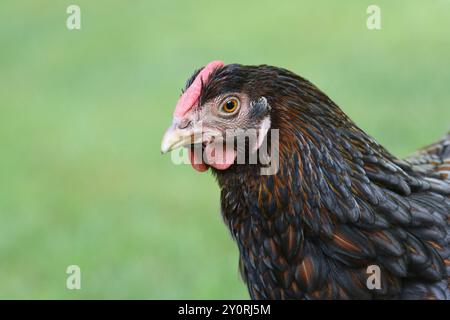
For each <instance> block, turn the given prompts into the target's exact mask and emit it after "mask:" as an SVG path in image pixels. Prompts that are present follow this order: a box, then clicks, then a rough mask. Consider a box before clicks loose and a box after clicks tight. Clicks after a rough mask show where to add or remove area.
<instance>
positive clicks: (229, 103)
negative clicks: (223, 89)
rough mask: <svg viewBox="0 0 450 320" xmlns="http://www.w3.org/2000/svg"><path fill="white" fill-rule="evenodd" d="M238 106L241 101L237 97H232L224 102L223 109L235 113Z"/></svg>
mask: <svg viewBox="0 0 450 320" xmlns="http://www.w3.org/2000/svg"><path fill="white" fill-rule="evenodd" d="M238 106H239V101H238V100H237V99H236V98H230V99H228V100H226V101H225V102H224V103H223V104H222V110H223V111H224V112H225V113H233V112H234V111H236V109H237V107H238Z"/></svg>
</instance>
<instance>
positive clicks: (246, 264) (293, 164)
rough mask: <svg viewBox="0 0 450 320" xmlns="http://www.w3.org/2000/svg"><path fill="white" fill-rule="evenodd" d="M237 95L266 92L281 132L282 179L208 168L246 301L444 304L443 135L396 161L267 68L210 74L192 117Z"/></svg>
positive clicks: (304, 84)
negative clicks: (374, 274) (374, 282)
mask: <svg viewBox="0 0 450 320" xmlns="http://www.w3.org/2000/svg"><path fill="white" fill-rule="evenodd" d="M197 75H198V72H197V73H196V74H194V76H193V77H192V78H191V80H190V81H188V84H187V88H188V87H189V86H190V84H192V82H193V81H194V78H196V76H197ZM203 80H204V79H203ZM187 88H186V89H187ZM236 93H239V94H241V95H242V97H245V98H241V100H242V101H244V100H245V99H247V98H248V101H250V102H257V101H258V100H259V99H260V98H261V97H265V98H266V99H267V104H268V106H270V108H267V112H266V113H267V114H268V117H270V128H272V129H279V130H280V131H279V144H280V145H279V157H280V163H279V170H278V172H277V174H275V175H261V174H260V167H261V165H260V164H236V163H234V164H233V165H231V166H229V167H227V169H225V170H223V169H221V170H219V169H216V168H215V167H214V166H213V165H211V167H212V171H213V173H214V175H215V176H216V178H217V181H218V183H219V186H220V189H221V210H222V215H223V218H224V220H225V223H226V224H227V225H228V227H229V229H230V231H231V234H232V236H233V238H234V239H235V240H236V243H237V245H238V247H239V252H240V264H239V265H240V272H241V274H242V277H243V279H244V281H245V282H246V284H247V286H248V290H249V293H250V296H251V297H252V298H253V299H450V289H449V272H450V260H449V258H450V227H449V225H450V222H449V221H450V175H449V172H450V134H449V135H447V136H446V137H444V138H443V139H442V140H441V141H440V142H438V143H436V144H434V145H432V146H430V147H428V148H425V149H423V150H422V151H420V152H418V153H417V154H416V155H414V156H412V157H410V158H407V159H405V160H400V159H398V158H396V157H395V156H393V155H392V154H390V153H389V152H388V151H387V150H386V149H385V148H383V147H382V146H381V145H379V144H378V143H377V142H376V141H375V140H374V139H372V138H371V137H370V136H368V135H367V134H366V133H364V132H363V131H362V130H361V129H359V128H358V127H357V126H356V125H355V124H354V123H353V122H352V121H351V120H350V119H349V118H348V117H347V116H346V115H345V114H344V113H343V112H342V111H341V110H340V109H339V107H338V106H337V105H336V104H335V103H334V102H333V101H331V100H330V98H328V97H327V96H326V95H325V94H324V93H322V92H321V91H320V90H319V89H318V88H316V87H315V86H314V85H313V84H311V83H310V82H308V81H307V80H305V79H303V78H301V77H299V76H297V75H296V74H294V73H292V72H289V71H287V70H285V69H281V68H276V67H270V66H265V65H262V66H243V65H238V64H231V65H226V66H223V67H219V68H217V69H215V71H214V72H213V73H212V74H210V77H209V78H208V79H207V81H206V82H204V83H203V84H202V90H201V95H200V97H199V99H198V103H197V104H196V105H195V106H194V108H193V111H192V112H197V120H198V119H199V117H200V116H198V112H200V110H202V108H207V107H206V106H208V103H209V102H211V101H215V99H216V97H223V96H227V95H228V94H233V95H235V94H236ZM239 97H241V96H239ZM241 103H242V104H244V103H243V102H241ZM254 106H255V104H247V107H248V108H252V107H254ZM208 108H215V107H211V106H209V107H208ZM242 108H244V106H242ZM258 114H259V115H258ZM262 115H263V113H261V112H259V111H258V112H253V113H252V112H249V115H247V117H249V118H251V119H252V121H250V120H249V119H246V120H245V122H242V123H251V125H252V126H253V125H254V126H256V123H258V121H257V119H259V118H257V117H261V118H262ZM236 117H238V116H236ZM239 117H240V115H239ZM252 117H256V118H252ZM194 118H195V117H194ZM239 121H241V120H239V118H237V119H236V122H238V123H239ZM242 121H244V120H242ZM194 122H195V121H194ZM217 126H218V125H217ZM217 126H216V127H215V128H216V129H217V128H218V127H217ZM225 127H226V125H223V127H220V128H221V129H225ZM267 139H269V141H268V142H269V144H270V136H269V135H268V136H267ZM370 265H377V266H379V268H380V271H381V289H369V288H368V287H367V285H366V282H367V279H368V277H369V276H370V274H368V273H367V267H368V266H370Z"/></svg>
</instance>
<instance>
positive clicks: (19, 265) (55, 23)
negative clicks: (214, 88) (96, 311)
mask: <svg viewBox="0 0 450 320" xmlns="http://www.w3.org/2000/svg"><path fill="white" fill-rule="evenodd" d="M372 3H375V4H378V5H379V6H380V7H381V13H382V30H380V31H369V30H368V29H367V28H366V19H367V16H368V15H367V13H366V9H367V6H368V5H369V4H372ZM70 4H78V5H79V6H80V7H81V21H82V22H81V23H82V29H81V30H79V31H77V30H73V31H69V30H68V29H67V28H66V18H67V16H68V15H67V14H66V8H67V6H68V5H70ZM449 30H450V1H416V2H414V3H413V2H412V1H395V3H394V1H387V0H386V1H364V0H363V1H362V0H355V1H345V3H344V2H343V1H339V2H338V1H238V0H236V1H220V2H216V1H206V0H205V1H128V2H126V1H88V0H73V1H55V0H53V1H50V0H48V1H43V0H39V1H34V0H33V1H32V0H29V1H16V0H14V1H13V0H2V1H1V2H0V147H1V149H0V298H13V299H16V298H38V299H43V298H64V299H71V298H75V299H78V298H89V299H90V298H99V299H103V298H136V299H152V298H153V299H155V298H160V299H170V298H172V299H176V298H191V299H197V298H199V299H207V298H212V299H219V298H229V299H237V298H244V299H247V298H248V295H247V292H246V289H245V286H244V284H243V283H242V281H241V280H240V278H239V276H238V273H237V248H236V247H235V245H234V243H233V241H232V240H231V237H230V235H229V234H228V231H227V229H226V227H225V226H224V225H223V223H222V219H221V217H220V214H219V192H218V187H217V186H216V184H215V181H214V179H213V178H212V177H211V176H210V175H209V174H199V173H197V172H195V171H194V170H192V168H191V167H190V166H186V165H181V166H175V165H173V164H172V163H171V161H170V156H161V155H160V151H159V150H160V139H161V136H162V133H163V131H164V129H165V128H166V127H167V126H168V125H169V124H170V122H171V114H172V110H173V107H174V105H175V103H176V100H177V98H178V96H179V93H180V89H181V87H182V86H183V85H184V83H185V81H186V79H187V78H188V76H189V75H190V74H191V72H192V71H193V70H194V69H195V68H198V67H200V66H202V65H204V64H206V63H208V62H209V61H211V60H214V59H221V60H224V61H225V62H227V63H232V62H238V63H243V64H262V63H266V64H272V65H277V66H282V67H285V68H288V69H290V70H292V71H294V72H296V73H299V74H300V75H302V76H304V77H306V78H308V79H309V80H311V81H312V82H313V83H315V84H316V85H317V86H318V87H319V88H321V89H322V90H323V91H325V92H326V93H327V94H328V95H329V96H330V97H331V98H332V99H333V100H335V101H336V102H337V103H338V104H339V105H340V106H341V107H342V108H343V109H344V111H345V112H347V113H348V114H349V115H350V117H351V118H353V119H354V120H355V122H356V123H357V124H359V126H361V127H362V128H363V129H364V130H366V131H367V132H368V133H370V134H371V135H373V136H374V137H375V138H376V139H378V140H379V141H380V142H381V143H382V144H384V145H385V146H386V147H387V148H388V149H390V150H391V151H392V152H394V153H395V154H397V155H400V156H405V155H407V154H409V153H411V152H412V151H414V150H415V149H416V148H418V147H420V146H422V145H425V144H427V143H430V142H432V141H434V140H436V139H438V138H439V137H440V136H441V135H443V134H444V132H445V131H447V130H448V129H449V128H450V126H449V124H450V122H449V120H450V104H449V102H450V90H449V83H450V34H449V33H450V31H449ZM71 264H76V265H79V266H80V267H81V272H82V284H81V285H82V289H81V290H68V289H66V287H65V283H66V277H67V275H66V273H65V271H66V268H67V266H68V265H71Z"/></svg>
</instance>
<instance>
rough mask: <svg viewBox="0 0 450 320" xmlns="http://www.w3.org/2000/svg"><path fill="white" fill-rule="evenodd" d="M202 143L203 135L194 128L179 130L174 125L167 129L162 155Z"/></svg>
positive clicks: (162, 143)
mask: <svg viewBox="0 0 450 320" xmlns="http://www.w3.org/2000/svg"><path fill="white" fill-rule="evenodd" d="M201 141H202V135H201V133H197V132H196V131H195V130H193V129H192V128H188V129H179V128H178V126H177V123H174V124H173V125H172V126H171V127H169V129H167V131H166V133H165V134H164V136H163V138H162V141H161V153H162V154H164V153H167V152H169V151H172V150H175V149H177V148H181V147H185V146H188V145H191V144H195V143H200V142H201Z"/></svg>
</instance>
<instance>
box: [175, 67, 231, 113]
mask: <svg viewBox="0 0 450 320" xmlns="http://www.w3.org/2000/svg"><path fill="white" fill-rule="evenodd" d="M224 65H225V64H224V63H223V62H222V61H212V62H210V63H208V64H207V65H206V66H205V67H204V68H203V69H202V71H200V73H199V74H198V75H197V77H195V80H194V82H192V84H191V85H190V87H189V88H188V89H187V90H186V91H185V92H184V93H183V94H182V95H181V97H180V99H178V102H177V106H176V107H175V111H174V113H173V115H174V116H175V117H183V116H184V115H185V114H186V113H187V112H188V111H189V110H191V109H192V107H193V106H194V105H195V104H196V103H197V102H198V99H199V97H200V93H201V90H202V82H203V83H206V82H207V81H208V79H209V77H210V76H211V73H213V71H214V70H216V69H217V68H220V67H223V66H224Z"/></svg>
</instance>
